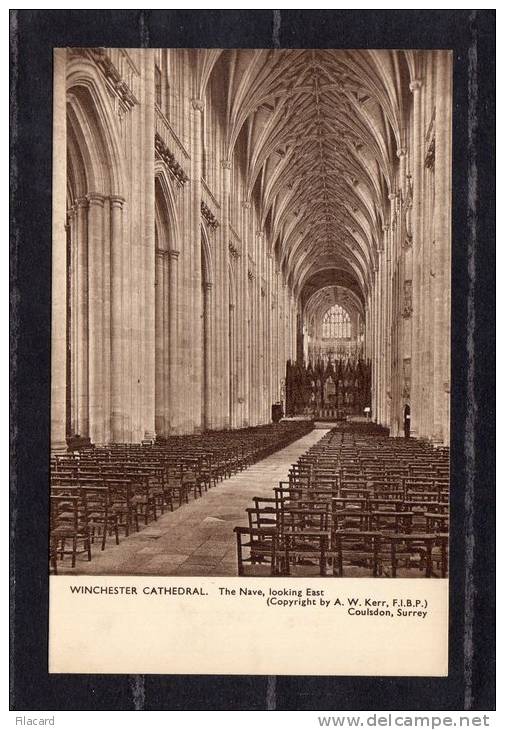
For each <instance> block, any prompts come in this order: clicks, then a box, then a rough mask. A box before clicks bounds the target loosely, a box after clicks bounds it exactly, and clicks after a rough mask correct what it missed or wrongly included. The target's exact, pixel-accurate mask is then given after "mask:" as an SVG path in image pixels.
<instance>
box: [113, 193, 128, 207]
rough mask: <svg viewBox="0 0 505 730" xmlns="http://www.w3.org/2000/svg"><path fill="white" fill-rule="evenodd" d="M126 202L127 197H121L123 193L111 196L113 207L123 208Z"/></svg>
mask: <svg viewBox="0 0 505 730" xmlns="http://www.w3.org/2000/svg"><path fill="white" fill-rule="evenodd" d="M125 202H126V201H125V199H124V198H123V197H121V195H111V196H110V204H111V207H114V208H122V207H123V205H124V204H125Z"/></svg>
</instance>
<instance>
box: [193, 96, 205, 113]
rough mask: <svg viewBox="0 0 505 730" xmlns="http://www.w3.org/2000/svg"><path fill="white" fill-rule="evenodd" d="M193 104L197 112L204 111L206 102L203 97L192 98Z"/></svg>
mask: <svg viewBox="0 0 505 730" xmlns="http://www.w3.org/2000/svg"><path fill="white" fill-rule="evenodd" d="M191 104H192V106H193V109H194V110H195V112H203V110H204V109H205V102H204V101H203V100H202V99H191Z"/></svg>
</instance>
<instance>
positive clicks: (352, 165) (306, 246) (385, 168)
mask: <svg viewBox="0 0 505 730" xmlns="http://www.w3.org/2000/svg"><path fill="white" fill-rule="evenodd" d="M199 54H200V59H199V60H200V65H199V67H200V83H201V87H202V89H203V88H204V87H205V84H206V83H207V81H208V78H209V76H210V74H211V72H212V69H213V68H216V71H217V69H218V68H219V73H220V74H223V75H224V76H225V77H226V78H224V83H225V88H226V89H227V94H226V95H227V99H226V121H227V141H226V144H227V150H226V154H227V156H228V157H229V158H231V155H232V153H233V148H234V145H235V144H236V141H237V138H238V136H239V134H244V133H245V134H246V139H247V184H248V196H249V197H252V196H253V195H256V194H258V195H259V200H260V212H261V222H262V225H263V226H264V227H265V230H266V233H267V235H268V240H269V241H270V242H271V246H272V248H273V251H274V252H275V255H276V256H277V258H278V262H279V265H280V266H281V267H282V270H283V272H284V274H285V276H286V278H287V279H288V281H289V283H290V284H291V285H292V287H293V289H294V291H295V293H296V294H297V295H300V297H301V300H302V304H303V305H305V304H306V303H307V301H308V300H309V299H310V297H311V296H312V295H313V294H314V292H316V291H318V290H319V289H323V288H324V289H326V290H327V289H328V287H331V286H334V287H338V288H335V291H334V294H332V295H330V299H331V300H334V299H335V296H337V299H338V296H341V295H342V292H344V291H345V290H350V294H349V302H352V303H353V304H354V305H355V306H356V308H361V307H360V303H361V304H362V303H363V301H364V298H365V297H366V293H367V290H368V284H369V281H370V276H371V272H372V271H373V268H374V266H375V265H376V260H377V248H378V246H379V245H380V239H381V237H382V228H383V224H384V223H385V212H386V211H387V209H388V205H389V199H388V196H389V194H390V193H391V192H393V189H392V188H393V179H394V178H393V169H394V165H395V164H396V163H397V153H398V150H400V149H401V148H402V147H404V146H405V140H404V130H403V125H402V118H403V113H402V110H403V108H404V101H405V98H406V95H407V94H408V93H409V91H408V83H409V80H410V78H413V77H414V78H415V71H416V69H415V67H416V63H417V56H416V53H415V52H410V51H374V50H357V51H353V50H342V51H340V50H228V51H224V52H221V51H215V50H214V51H199ZM221 54H224V55H221ZM220 55H221V58H220ZM216 64H217V66H216ZM349 306H351V304H349V303H348V307H349Z"/></svg>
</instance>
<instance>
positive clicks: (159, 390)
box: [154, 249, 168, 436]
mask: <svg viewBox="0 0 505 730" xmlns="http://www.w3.org/2000/svg"><path fill="white" fill-rule="evenodd" d="M167 253H168V252H167V251H163V250H161V249H156V279H155V300H156V325H155V332H156V357H155V396H154V397H155V411H154V413H155V415H154V427H155V429H156V436H165V435H166V434H165V387H164V380H165V369H164V362H163V360H164V355H165V348H164V342H163V340H164V337H163V330H164V326H165V319H164V314H165V312H164V307H163V304H164V302H163V293H164V292H163V290H164V288H165V281H164V278H165V275H164V274H165V272H164V261H165V255H166V254H167Z"/></svg>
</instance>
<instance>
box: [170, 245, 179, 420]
mask: <svg viewBox="0 0 505 730" xmlns="http://www.w3.org/2000/svg"><path fill="white" fill-rule="evenodd" d="M178 261H179V251H175V250H171V251H170V262H169V276H170V286H169V289H168V296H169V368H168V372H169V392H170V398H169V409H170V431H171V432H172V433H173V432H174V431H175V428H176V424H177V423H178V416H179V413H178V401H179V384H178V378H177V375H178V372H177V343H178V337H177V329H178V317H177V312H178V300H179V292H178V283H177V282H178V276H177V268H178Z"/></svg>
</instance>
